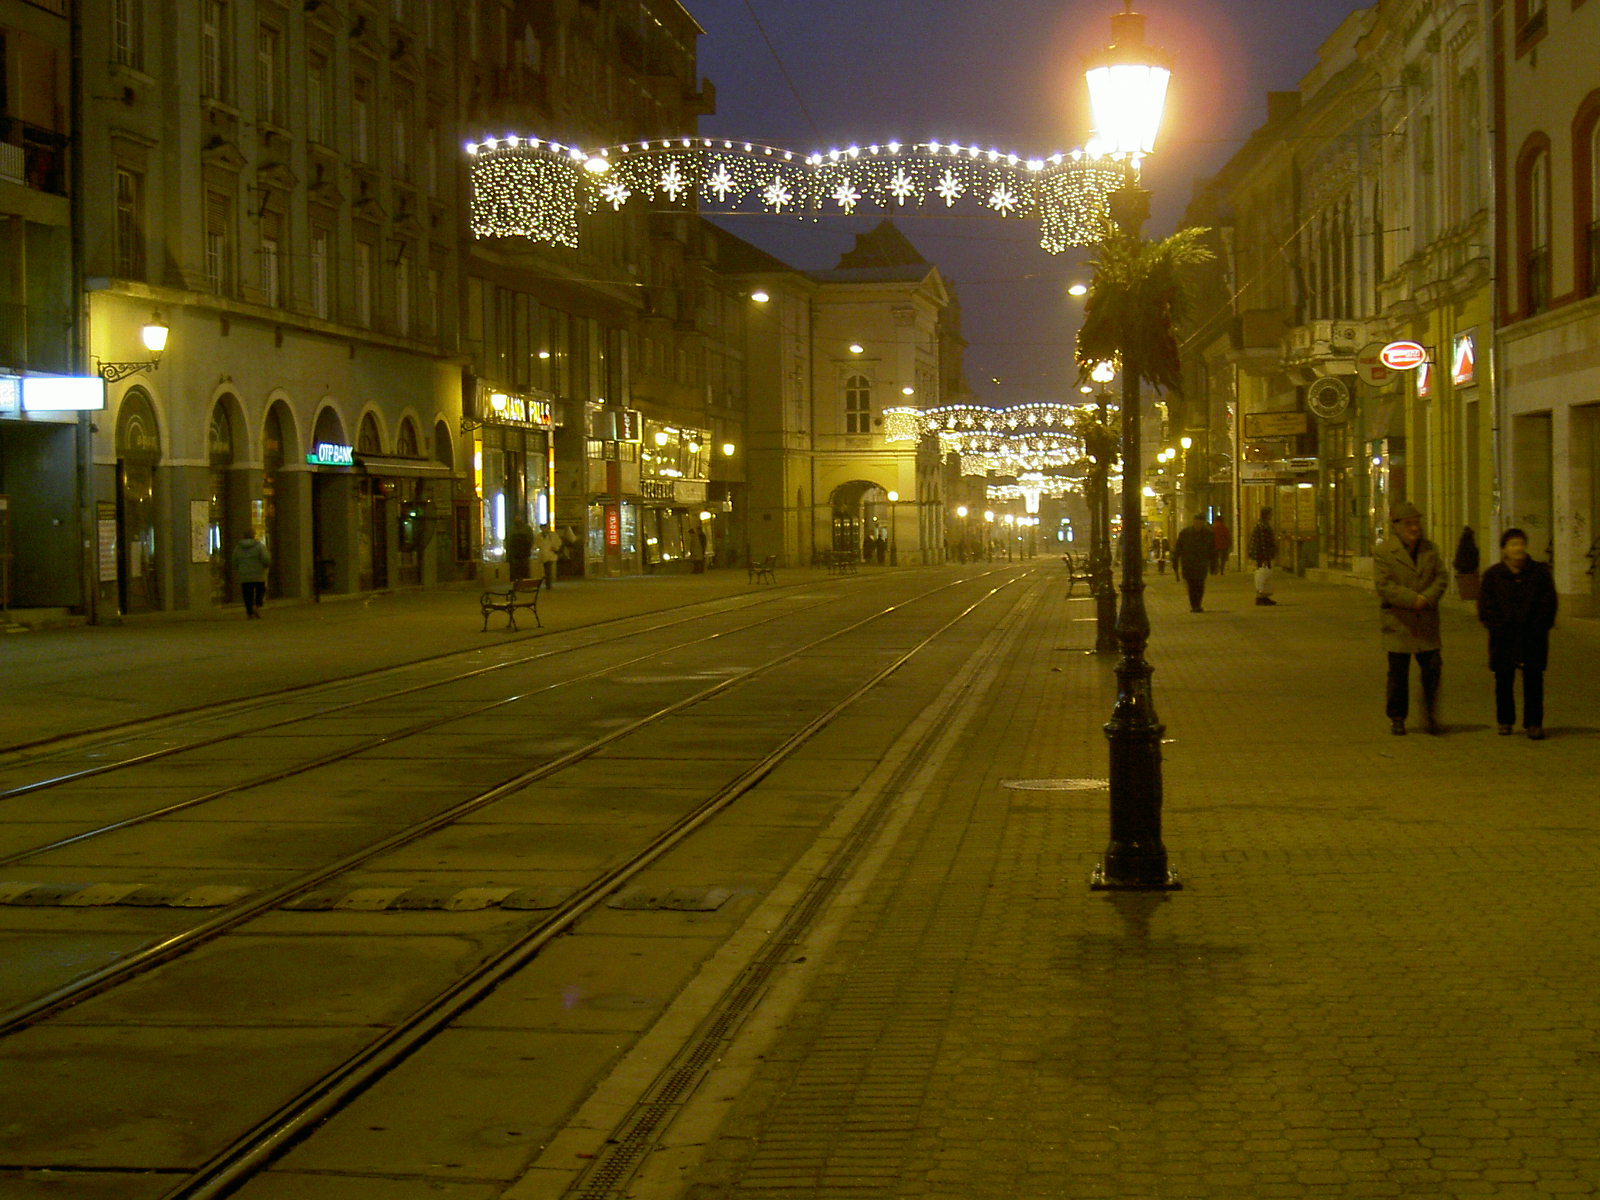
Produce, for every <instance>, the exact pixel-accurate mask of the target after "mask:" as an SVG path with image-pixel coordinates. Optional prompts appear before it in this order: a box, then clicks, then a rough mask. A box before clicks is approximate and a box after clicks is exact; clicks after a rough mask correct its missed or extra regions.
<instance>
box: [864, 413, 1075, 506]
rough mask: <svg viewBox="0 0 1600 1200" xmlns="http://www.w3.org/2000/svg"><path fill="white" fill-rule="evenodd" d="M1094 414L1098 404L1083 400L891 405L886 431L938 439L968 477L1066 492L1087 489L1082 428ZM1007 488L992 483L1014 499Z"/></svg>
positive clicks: (905, 437)
mask: <svg viewBox="0 0 1600 1200" xmlns="http://www.w3.org/2000/svg"><path fill="white" fill-rule="evenodd" d="M1093 412H1094V406H1093V405H1082V404H1019V405H1016V406H1015V407H1012V408H987V407H984V406H982V405H977V404H950V405H944V406H941V407H939V408H928V409H922V408H890V409H885V410H884V414H883V435H884V440H885V441H888V442H917V441H921V440H922V438H924V437H929V436H932V437H937V438H938V439H939V450H940V453H941V454H958V455H960V456H961V473H962V474H963V475H987V474H988V473H989V472H991V471H993V472H994V473H995V474H996V475H1000V476H1006V477H1012V478H1015V479H1017V480H1018V481H1019V484H1022V485H1025V486H1024V488H1023V490H1025V491H1036V492H1042V493H1043V494H1045V495H1052V496H1061V495H1065V494H1066V493H1067V492H1069V491H1081V490H1082V481H1083V479H1084V477H1085V476H1086V475H1087V473H1088V461H1087V453H1086V451H1085V449H1084V438H1083V426H1084V423H1085V422H1086V421H1090V420H1093V417H1092V413H1093ZM1006 486H1013V485H993V486H991V487H990V489H989V493H990V497H991V498H992V499H1007V498H1014V497H1011V496H1010V495H1009V494H1005V495H1002V494H1001V492H999V491H997V490H996V489H997V488H1001V489H1002V490H1003V489H1004V487H1006ZM1013 490H1015V487H1014V486H1013ZM1019 494H1020V493H1019Z"/></svg>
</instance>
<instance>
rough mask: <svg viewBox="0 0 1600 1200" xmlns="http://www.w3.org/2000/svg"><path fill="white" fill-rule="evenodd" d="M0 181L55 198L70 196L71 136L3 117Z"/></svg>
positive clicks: (0, 143)
mask: <svg viewBox="0 0 1600 1200" xmlns="http://www.w3.org/2000/svg"><path fill="white" fill-rule="evenodd" d="M0 179H7V180H10V181H11V182H12V183H20V184H22V186H23V187H29V188H33V189H34V190H35V191H40V192H49V193H50V194H51V195H52V196H65V195H66V194H67V136H66V134H63V133H56V132H55V131H54V130H51V129H44V128H42V127H40V126H38V125H30V124H28V123H27V122H26V121H19V120H17V119H16V118H15V117H0Z"/></svg>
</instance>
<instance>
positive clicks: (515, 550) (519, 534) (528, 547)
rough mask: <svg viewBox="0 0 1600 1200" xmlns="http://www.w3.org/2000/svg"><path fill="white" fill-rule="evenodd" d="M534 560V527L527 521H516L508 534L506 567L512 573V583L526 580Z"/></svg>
mask: <svg viewBox="0 0 1600 1200" xmlns="http://www.w3.org/2000/svg"><path fill="white" fill-rule="evenodd" d="M532 558H533V526H532V525H529V524H528V523H527V522H526V521H514V522H513V523H512V525H511V532H510V533H508V534H506V566H507V567H508V568H510V571H511V582H512V583H516V582H517V581H518V580H519V579H526V578H527V577H528V573H529V567H530V565H531V560H532Z"/></svg>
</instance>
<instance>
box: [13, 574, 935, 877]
mask: <svg viewBox="0 0 1600 1200" xmlns="http://www.w3.org/2000/svg"><path fill="white" fill-rule="evenodd" d="M947 586H955V585H953V584H952V585H947ZM937 590H941V589H935V591H937ZM927 594H928V595H932V594H934V593H932V592H930V593H927ZM811 607H812V608H821V607H823V605H822V604H817V605H812V606H811ZM886 611H889V610H886ZM792 615H793V613H792V612H789V611H784V612H779V613H776V614H774V615H772V616H770V617H764V618H762V619H761V620H759V621H751V622H749V623H748V624H745V625H740V626H738V627H737V628H735V629H723V630H718V631H716V632H715V633H708V634H705V635H703V636H701V637H696V638H690V639H688V640H687V641H681V642H675V643H674V644H673V645H671V646H666V647H663V648H661V649H657V650H652V651H650V652H649V653H648V654H639V655H635V656H634V657H633V658H629V659H624V660H623V661H621V662H617V663H611V664H608V665H607V666H604V667H598V668H596V669H594V670H592V671H585V672H583V673H582V674H579V675H573V676H569V677H568V678H566V679H561V680H557V681H555V682H553V683H549V684H545V685H543V686H540V687H537V688H535V689H533V690H532V691H530V692H519V693H517V694H516V695H514V696H503V697H501V698H500V699H498V700H490V701H486V702H484V703H483V704H480V705H477V706H475V707H473V708H470V709H467V710H465V711H457V712H452V713H450V714H448V715H445V716H440V717H436V718H435V717H430V718H427V719H425V720H423V721H419V722H416V723H414V724H412V725H407V726H403V727H401V728H399V729H395V730H390V731H389V732H386V733H382V734H378V735H376V736H374V737H372V738H370V739H368V740H366V741H363V742H360V743H358V744H356V745H354V746H347V747H345V748H343V749H341V750H336V751H332V752H330V753H328V754H324V755H319V756H318V757H316V758H313V759H309V760H302V761H301V762H298V763H295V764H292V765H291V766H287V767H283V768H281V769H278V770H274V771H269V772H267V773H266V774H264V775H258V776H255V777H253V778H251V779H247V780H244V781H242V782H239V783H234V784H229V785H228V786H226V787H221V788H214V789H212V790H211V791H209V792H204V793H202V794H200V795H198V796H191V797H189V798H188V799H187V800H179V801H177V802H176V803H173V804H167V805H163V806H162V807H160V808H156V809H151V810H149V811H148V812H143V813H139V814H137V815H136V816H132V817H125V818H123V819H121V820H118V821H113V822H111V823H109V824H106V825H101V826H98V827H97V828H94V829H88V830H85V831H83V832H81V833H75V834H72V835H71V836H70V837H64V838H58V839H57V840H55V841H53V842H48V843H45V844H43V845H37V846H31V847H28V848H27V849H24V850H16V851H12V852H11V853H10V854H6V855H0V867H9V866H15V865H16V864H18V863H21V862H26V861H28V860H29V859H32V858H37V857H39V856H40V855H42V854H48V853H51V852H52V851H55V850H62V849H65V848H66V847H68V846H74V845H78V844H80V843H82V842H87V841H91V840H93V839H95V838H99V837H105V836H107V835H109V834H113V833H117V832H119V831H121V830H124V829H132V828H133V827H134V826H137V825H144V824H148V823H149V822H151V821H158V820H160V819H161V818H163V817H170V816H172V815H174V814H176V813H180V812H185V811H187V810H189V809H192V808H198V807H200V806H201V805H203V804H210V803H212V802H213V801H215V800H220V799H222V798H223V797H225V796H232V795H237V794H238V793H240V792H248V791H250V790H251V789H253V788H258V787H265V786H266V785H267V784H270V783H277V782H280V781H282V780H285V779H293V778H294V777H295V776H297V775H305V774H308V773H310V772H312V771H317V770H321V769H322V768H324V767H327V766H330V765H332V764H333V763H336V762H343V761H344V760H346V759H350V758H354V757H356V756H357V755H359V754H365V753H367V752H368V751H371V750H375V749H377V748H378V747H379V746H385V745H388V744H390V743H391V742H399V741H404V740H405V739H406V738H410V737H416V736H418V735H419V734H423V733H429V732H432V731H433V730H436V729H440V728H443V727H444V726H446V725H450V724H453V723H455V722H457V721H464V720H468V719H470V718H472V717H477V716H482V715H483V714H484V713H487V712H493V711H494V710H495V709H497V708H503V707H505V706H507V705H511V704H516V703H519V702H521V701H523V700H526V699H528V698H529V697H530V696H535V695H538V694H539V693H541V692H550V691H555V690H556V689H558V688H565V687H572V686H574V685H576V684H580V683H584V682H586V681H588V680H591V679H597V678H600V677H602V676H605V675H610V674H612V673H614V672H616V671H621V670H626V669H627V668H628V667H633V666H637V665H638V664H640V663H642V662H648V661H649V660H650V659H652V658H659V657H661V656H662V655H665V654H674V653H676V652H678V651H679V650H684V649H687V648H688V647H690V646H699V645H703V644H704V643H706V642H713V641H717V640H718V639H720V638H724V637H733V636H736V635H737V634H741V633H746V632H748V631H750V630H752V629H759V628H760V627H761V626H763V625H770V624H772V623H773V622H774V621H781V620H785V619H787V618H788V617H790V616H792ZM683 623H685V622H674V624H683ZM670 627H671V626H668V628H670ZM652 632H654V631H652ZM539 657H542V656H540V655H534V656H531V657H530V658H526V659H520V660H517V662H516V663H513V664H495V665H494V666H492V667H483V668H478V669H475V670H472V671H467V672H465V673H463V674H460V675H453V676H451V677H450V678H449V679H446V680H440V681H435V682H433V683H427V684H419V685H417V686H416V687H412V688H403V689H401V690H400V691H397V692H389V693H386V694H385V695H382V696H375V697H369V698H368V699H366V700H359V701H352V702H350V703H341V704H336V705H333V706H331V707H329V708H324V709H319V710H318V711H317V712H315V713H312V714H310V715H305V716H299V717H293V718H289V719H287V720H284V721H276V722H272V723H270V724H267V725H261V726H256V727H254V728H252V729H247V730H242V731H237V732H234V733H230V734H223V735H219V736H218V737H215V738H208V739H205V740H202V741H199V742H193V743H189V744H186V745H184V746H179V747H172V748H168V749H165V750H161V751H153V752H151V753H150V754H148V755H138V756H135V757H133V758H129V759H123V760H121V761H119V762H116V763H106V764H102V765H100V766H97V767H94V768H91V769H89V770H87V771H84V772H81V773H79V774H75V775H70V776H59V777H56V778H55V779H52V780H46V781H42V782H40V783H39V784H36V785H31V786H28V787H24V788H19V789H13V790H12V791H11V792H0V800H5V799H6V798H7V797H12V798H15V797H17V796H21V795H25V794H29V793H31V792H38V791H43V790H45V788H47V787H57V786H61V785H62V784H65V783H70V782H73V781H75V780H78V779H82V778H85V777H88V776H96V775H104V774H109V773H110V772H112V771H115V770H125V769H127V768H129V767H135V766H141V765H143V764H145V763H148V762H150V761H152V760H154V759H161V758H167V757H171V756H173V755H176V754H181V753H185V752H187V751H191V750H199V749H203V748H205V747H207V746H214V745H218V744H220V743H223V742H228V741H232V740H234V739H235V738H243V737H251V736H254V735H257V734H260V733H263V732H265V731H267V730H270V729H278V728H281V727H283V726H284V725H293V724H297V723H299V722H302V721H317V720H321V719H322V718H323V717H326V716H329V715H330V714H333V713H338V712H345V711H347V710H349V709H352V708H360V707H363V706H364V705H368V704H382V703H384V702H386V701H389V700H394V699H397V698H399V697H402V696H407V695H410V694H412V693H413V692H418V691H425V690H427V689H429V688H433V687H445V686H448V685H449V684H451V683H460V682H461V681H463V680H466V679H472V678H475V677H477V676H479V675H482V674H485V673H487V672H488V671H491V670H499V669H500V668H501V667H502V666H505V665H524V664H526V663H528V662H531V661H534V659H536V658H539Z"/></svg>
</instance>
